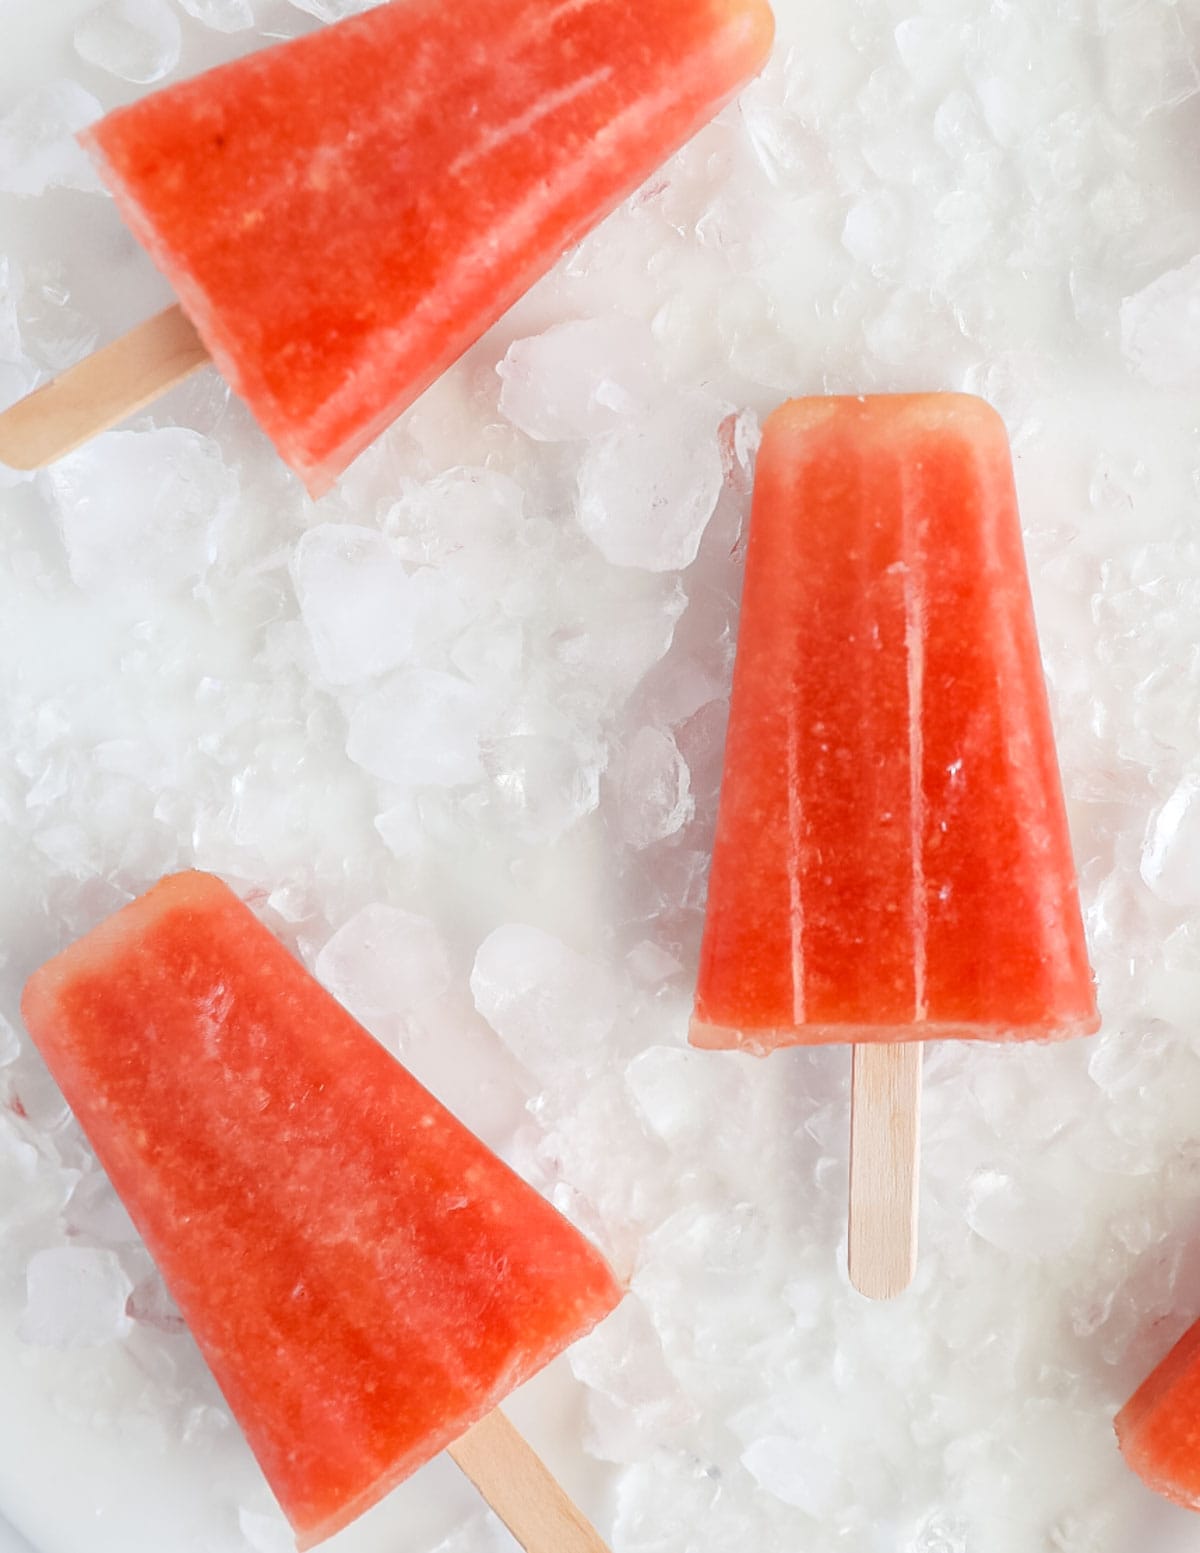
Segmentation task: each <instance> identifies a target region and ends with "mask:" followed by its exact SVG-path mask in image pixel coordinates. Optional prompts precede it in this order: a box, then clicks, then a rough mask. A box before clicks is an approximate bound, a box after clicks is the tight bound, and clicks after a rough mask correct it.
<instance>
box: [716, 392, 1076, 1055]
mask: <svg viewBox="0 0 1200 1553" xmlns="http://www.w3.org/2000/svg"><path fill="white" fill-rule="evenodd" d="M1095 1025H1096V1008H1095V998H1094V990H1093V985H1092V978H1091V974H1090V971H1089V968H1088V963H1087V955H1086V947H1085V943H1084V937H1083V928H1082V922H1081V918H1080V911H1079V903H1078V896H1077V890H1076V881H1075V870H1074V865H1073V862H1072V857H1071V848H1070V838H1069V836H1068V833H1067V822H1066V814H1065V810H1064V805H1063V798H1062V791H1061V786H1060V781H1059V774H1058V767H1057V761H1056V756H1055V750H1054V741H1053V735H1052V730H1051V725H1050V715H1049V709H1048V705H1047V698H1046V690H1045V684H1044V681H1043V678H1042V670H1041V663H1040V658H1039V654H1038V644H1037V637H1036V634H1035V629H1034V622H1033V612H1032V605H1031V600H1030V593H1029V587H1028V582H1027V578H1026V570H1025V561H1024V554H1023V550H1022V545H1021V532H1020V524H1019V520H1018V514H1017V505H1016V495H1015V491H1014V486H1013V478H1012V467H1011V461H1010V456H1009V451H1008V443H1007V439H1006V436H1005V432H1004V427H1003V424H1002V423H1001V421H1000V419H999V417H998V416H996V415H995V413H994V412H993V411H991V410H990V409H989V408H988V407H987V406H986V405H985V404H984V403H983V402H982V401H980V400H977V399H973V398H971V397H969V396H963V395H955V394H928V395H895V396H877V397H871V398H824V399H802V400H795V401H793V402H791V403H790V404H788V405H785V406H784V407H783V408H782V409H780V410H778V411H776V413H775V414H774V415H773V416H772V417H771V418H770V420H769V421H768V423H767V426H766V429H765V434H764V438H763V444H762V450H761V453H760V455H759V463H758V471H757V475H756V482H755V492H754V504H753V511H752V515H751V523H750V539H749V546H748V552H747V558H746V578H745V589H744V594H743V599H742V624H741V629H740V633H739V638H738V649H737V662H736V667H735V671H734V683H733V700H732V709H731V716H730V724H729V733H728V740H727V744H726V753H725V771H724V777H723V781H722V788H721V799H720V813H719V819H718V825H717V835H716V843H715V850H714V856H713V867H712V875H711V880H710V887H709V899H708V910H707V919H706V924H705V932H704V940H703V947H702V953H701V965H700V974H699V984H698V989H697V995H696V1009H695V1017H694V1021H693V1026H692V1040H693V1041H694V1042H695V1043H696V1044H698V1045H704V1046H741V1047H746V1048H749V1049H752V1050H759V1051H764V1050H769V1049H771V1048H772V1047H774V1046H778V1045H785V1044H796V1043H808V1042H823V1041H864V1040H911V1039H919V1038H940V1037H967V1038H970V1037H974V1038H985V1039H987V1038H995V1039H999V1038H1017V1037H1024V1038H1047V1037H1051V1036H1066V1035H1074V1034H1080V1033H1084V1032H1086V1031H1089V1030H1092V1029H1094V1028H1095Z"/></svg>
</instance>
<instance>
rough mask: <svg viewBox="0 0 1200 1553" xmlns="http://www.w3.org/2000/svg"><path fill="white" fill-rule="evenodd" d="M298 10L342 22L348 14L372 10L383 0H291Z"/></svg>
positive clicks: (327, 19)
mask: <svg viewBox="0 0 1200 1553" xmlns="http://www.w3.org/2000/svg"><path fill="white" fill-rule="evenodd" d="M289 4H291V5H294V6H295V7H296V9H297V10H298V11H307V12H308V14H309V15H310V16H315V17H316V18H317V20H318V21H322V22H340V21H344V20H345V18H346V17H347V16H357V15H358V14H359V13H360V12H361V11H370V10H372V9H373V8H374V7H375V6H377V5H379V4H381V0H289Z"/></svg>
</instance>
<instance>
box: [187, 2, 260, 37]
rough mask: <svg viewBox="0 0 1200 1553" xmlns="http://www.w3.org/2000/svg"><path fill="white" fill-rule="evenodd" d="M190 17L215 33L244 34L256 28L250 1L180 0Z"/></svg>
mask: <svg viewBox="0 0 1200 1553" xmlns="http://www.w3.org/2000/svg"><path fill="white" fill-rule="evenodd" d="M179 4H180V5H181V6H182V7H183V9H184V10H185V11H186V12H187V14H188V15H189V16H194V17H195V18H196V20H197V21H198V22H199V23H200V24H201V26H203V27H211V28H212V29H213V31H214V32H244V31H245V30H246V28H247V27H253V26H254V11H253V10H252V8H251V5H250V0H179Z"/></svg>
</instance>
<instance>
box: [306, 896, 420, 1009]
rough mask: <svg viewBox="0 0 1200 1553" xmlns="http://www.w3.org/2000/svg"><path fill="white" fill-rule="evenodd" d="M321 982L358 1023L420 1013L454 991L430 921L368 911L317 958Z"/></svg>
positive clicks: (391, 910)
mask: <svg viewBox="0 0 1200 1553" xmlns="http://www.w3.org/2000/svg"><path fill="white" fill-rule="evenodd" d="M316 973H317V977H318V979H319V980H320V981H321V982H323V983H324V985H325V986H326V987H327V988H328V989H329V991H330V992H332V993H333V995H334V997H335V998H337V1000H338V1002H339V1003H344V1004H345V1005H346V1007H347V1008H348V1009H349V1010H350V1012H351V1013H352V1014H354V1015H355V1016H356V1017H357V1018H359V1019H361V1020H363V1021H364V1022H368V1023H369V1022H370V1021H371V1020H372V1019H374V1018H377V1017H379V1016H380V1015H388V1014H399V1015H406V1014H410V1013H419V1012H420V1011H421V1010H422V1009H425V1008H428V1007H429V1006H430V1005H431V1004H433V1003H436V1001H437V1000H438V998H440V997H441V995H442V993H443V992H445V990H446V988H447V987H448V986H449V985H450V962H449V959H448V957H447V954H446V946H445V944H444V943H443V942H442V939H441V936H440V935H439V933H438V930H437V928H436V927H435V925H434V924H433V923H432V922H431V921H430V920H429V918H428V917H419V916H416V915H414V913H412V912H409V911H400V910H398V909H397V908H396V907H395V906H385V905H380V904H376V905H371V906H364V907H363V909H362V910H361V911H359V912H357V913H356V914H355V915H354V916H353V917H351V918H350V920H349V922H346V923H343V925H342V926H341V927H340V928H339V929H338V930H337V932H336V933H335V934H334V935H333V937H332V938H331V939H330V940H329V942H328V943H327V944H326V945H325V947H324V948H323V949H322V950H321V953H320V954H319V955H318V956H317V964H316Z"/></svg>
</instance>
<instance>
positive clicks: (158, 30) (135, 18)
mask: <svg viewBox="0 0 1200 1553" xmlns="http://www.w3.org/2000/svg"><path fill="white" fill-rule="evenodd" d="M182 43H183V29H182V28H181V27H180V25H179V18H178V17H177V16H176V14H175V12H174V11H173V10H172V9H171V7H170V6H169V5H168V4H167V0H104V3H103V4H102V5H98V6H96V7H95V8H94V9H93V10H91V11H85V12H84V14H83V15H82V16H81V17H80V18H79V20H78V21H77V22H76V23H75V52H76V53H77V54H78V55H79V57H80V59H83V60H86V61H87V63H88V64H89V65H98V66H99V67H100V69H101V70H107V71H108V72H109V73H110V74H111V75H115V76H119V77H120V78H121V80H122V81H136V82H139V83H140V84H145V83H147V82H150V81H161V80H162V78H163V77H164V76H165V75H169V74H170V73H171V71H172V70H174V68H175V66H176V65H177V64H178V63H179V53H180V49H181V47H182Z"/></svg>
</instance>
